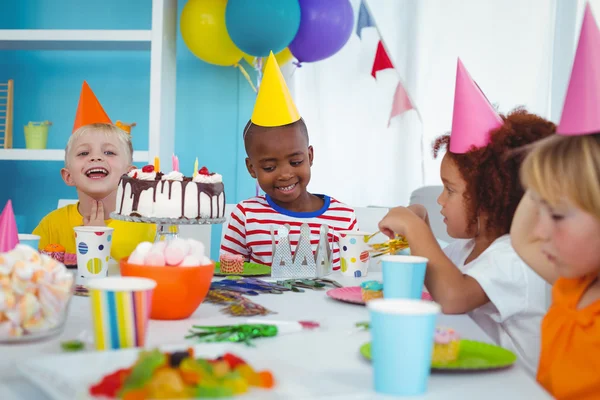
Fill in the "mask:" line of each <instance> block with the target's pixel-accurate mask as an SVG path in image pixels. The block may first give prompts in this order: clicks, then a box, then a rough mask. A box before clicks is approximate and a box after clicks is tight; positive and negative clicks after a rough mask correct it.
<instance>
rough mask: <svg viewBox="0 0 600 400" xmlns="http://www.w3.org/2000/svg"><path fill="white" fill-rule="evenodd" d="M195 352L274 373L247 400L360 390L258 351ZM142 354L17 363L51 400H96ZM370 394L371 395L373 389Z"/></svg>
mask: <svg viewBox="0 0 600 400" xmlns="http://www.w3.org/2000/svg"><path fill="white" fill-rule="evenodd" d="M193 347H194V351H195V354H196V357H218V356H220V355H222V354H224V353H226V352H231V353H233V354H236V355H238V356H240V357H242V358H243V359H244V360H246V361H247V362H248V363H249V364H250V365H251V366H252V367H253V368H255V369H257V370H264V369H268V370H270V371H272V372H273V374H274V377H275V382H276V384H275V388H274V389H272V390H267V391H265V390H262V389H258V388H252V389H251V390H250V392H249V393H247V394H245V395H243V396H242V397H241V398H243V399H244V400H250V399H261V400H263V399H264V400H275V399H319V398H321V399H324V398H327V399H333V398H340V399H341V398H345V396H349V395H351V394H354V395H355V394H356V388H352V387H351V386H349V385H345V384H343V383H342V382H340V381H338V382H336V381H332V380H331V379H329V378H328V377H325V376H320V375H317V374H314V373H312V372H311V371H306V370H304V369H301V368H298V367H295V366H292V365H289V364H286V363H284V362H282V361H279V360H277V359H275V358H273V359H268V358H266V357H265V356H264V355H262V354H261V352H260V351H258V349H256V348H252V349H251V348H246V347H243V346H241V345H233V344H222V343H215V344H200V345H195V346H193ZM185 348H186V347H185V345H179V346H161V349H162V350H165V351H174V350H184V349H185ZM138 351H139V350H138V349H127V350H118V351H104V352H81V353H66V354H56V355H53V356H47V357H39V358H35V359H32V360H28V361H24V362H21V363H19V364H17V368H18V369H19V371H20V372H21V374H23V376H25V377H26V378H27V379H29V380H30V381H31V382H32V383H33V384H35V385H37V386H38V387H39V388H40V389H41V390H42V391H44V392H45V393H46V394H47V395H48V396H49V397H50V398H51V399H54V400H81V399H93V397H91V396H90V395H89V392H88V388H89V387H90V386H91V385H93V384H95V383H97V382H99V381H100V379H102V377H103V376H104V375H106V374H109V373H111V372H114V371H115V370H117V369H119V368H126V367H129V366H131V365H132V364H133V363H134V362H135V360H136V358H137V353H138ZM263 352H264V350H263ZM282 356H283V355H282ZM277 358H284V357H277ZM315 362H318V360H315ZM308 382H310V384H308ZM365 389H366V391H367V393H368V392H369V389H370V388H365ZM235 398H237V397H233V399H235Z"/></svg>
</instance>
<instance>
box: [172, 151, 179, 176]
mask: <svg viewBox="0 0 600 400" xmlns="http://www.w3.org/2000/svg"><path fill="white" fill-rule="evenodd" d="M173 171H176V172H179V159H178V158H177V156H176V155H175V154H173Z"/></svg>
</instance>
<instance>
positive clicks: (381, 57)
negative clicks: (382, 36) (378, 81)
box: [371, 40, 394, 78]
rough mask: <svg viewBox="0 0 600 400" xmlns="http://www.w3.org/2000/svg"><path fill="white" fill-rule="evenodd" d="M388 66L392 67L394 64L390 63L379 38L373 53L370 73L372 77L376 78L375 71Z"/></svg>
mask: <svg viewBox="0 0 600 400" xmlns="http://www.w3.org/2000/svg"><path fill="white" fill-rule="evenodd" d="M389 68H391V69H394V64H392V60H390V56H388V53H387V51H385V47H383V43H382V42H381V40H380V41H379V43H378V44H377V52H376V53H375V60H373V68H372V69H371V75H372V76H373V78H377V72H379V71H383V70H384V69H389Z"/></svg>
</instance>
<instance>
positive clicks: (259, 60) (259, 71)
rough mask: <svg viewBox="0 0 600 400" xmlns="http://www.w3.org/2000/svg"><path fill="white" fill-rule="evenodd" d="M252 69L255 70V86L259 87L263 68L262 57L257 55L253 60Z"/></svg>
mask: <svg viewBox="0 0 600 400" xmlns="http://www.w3.org/2000/svg"><path fill="white" fill-rule="evenodd" d="M254 69H255V70H256V87H257V88H258V89H260V82H261V81H262V69H263V58H262V57H257V58H256V60H255V61H254Z"/></svg>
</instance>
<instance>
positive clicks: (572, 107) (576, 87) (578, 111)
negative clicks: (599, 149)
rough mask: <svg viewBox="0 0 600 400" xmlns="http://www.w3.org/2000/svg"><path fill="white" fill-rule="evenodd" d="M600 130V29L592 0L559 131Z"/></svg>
mask: <svg viewBox="0 0 600 400" xmlns="http://www.w3.org/2000/svg"><path fill="white" fill-rule="evenodd" d="M598 132H600V31H599V30H598V25H596V21H595V20H594V15H593V14H592V8H591V7H590V3H587V5H586V6H585V14H584V15H583V23H582V25H581V33H580V35H579V44H578V45H577V52H576V53H575V61H573V69H572V70H571V80H570V81H569V88H568V89H567V96H566V97H565V104H564V106H563V110H562V116H561V118H560V123H559V125H558V129H557V133H558V134H560V135H566V136H573V135H586V134H590V133H598Z"/></svg>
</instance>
